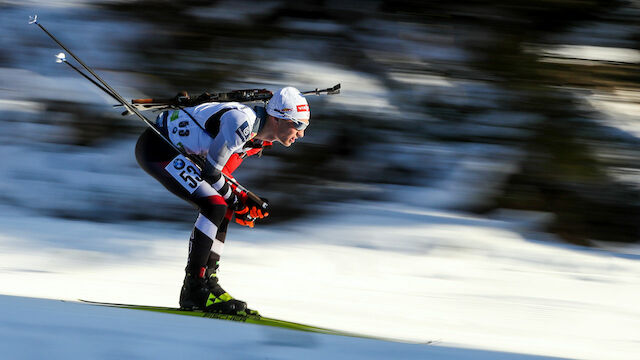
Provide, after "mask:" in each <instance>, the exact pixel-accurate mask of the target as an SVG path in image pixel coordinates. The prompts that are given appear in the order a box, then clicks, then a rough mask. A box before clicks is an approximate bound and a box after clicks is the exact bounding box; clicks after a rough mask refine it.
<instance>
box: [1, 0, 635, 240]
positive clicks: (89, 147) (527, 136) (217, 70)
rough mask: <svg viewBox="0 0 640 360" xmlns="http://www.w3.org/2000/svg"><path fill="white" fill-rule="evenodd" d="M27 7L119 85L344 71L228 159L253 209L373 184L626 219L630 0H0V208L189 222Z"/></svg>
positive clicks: (568, 217)
mask: <svg viewBox="0 0 640 360" xmlns="http://www.w3.org/2000/svg"><path fill="white" fill-rule="evenodd" d="M34 14H38V16H39V20H40V22H41V23H42V24H43V25H44V26H45V27H46V28H47V29H48V30H49V31H51V32H52V33H53V34H54V35H56V36H57V37H58V38H59V39H60V40H61V41H62V42H63V43H65V44H66V45H67V46H68V47H70V48H71V50H72V51H74V53H76V54H77V55H78V56H79V57H80V58H81V59H83V60H84V61H85V62H86V63H87V64H89V66H92V67H93V68H94V70H96V71H97V72H98V73H99V74H100V75H101V76H102V77H103V78H104V79H105V80H107V81H108V82H109V83H110V84H111V86H113V87H114V88H115V89H117V90H118V91H120V92H121V94H122V95H123V96H124V97H125V98H141V97H164V98H166V97H171V96H173V95H175V94H176V93H177V92H179V91H182V90H186V91H188V92H189V93H190V94H192V95H197V94H200V93H202V92H205V91H209V92H219V91H229V90H234V89H245V88H268V89H270V90H275V89H277V88H279V87H282V86H286V85H292V86H295V87H298V88H299V89H301V90H303V91H304V90H311V89H314V88H326V87H330V86H333V85H334V84H336V83H342V93H341V94H340V95H337V96H325V97H311V98H309V102H310V107H311V113H312V125H311V126H310V127H309V128H308V130H307V132H306V136H305V138H304V139H303V140H302V141H299V142H297V143H296V144H295V145H294V146H293V147H291V148H289V149H285V148H283V147H281V146H279V145H276V146H274V147H273V148H272V149H271V150H268V151H265V154H264V156H263V157H262V158H261V159H253V158H249V159H247V160H245V163H244V164H243V166H242V167H241V169H240V170H239V171H238V172H237V173H236V178H237V179H238V180H239V181H240V182H241V183H242V184H244V185H245V186H247V187H249V188H250V189H252V190H253V191H254V192H256V193H258V194H260V195H262V196H265V197H267V198H269V199H270V201H271V203H272V204H273V211H272V214H273V217H271V218H269V221H268V222H269V223H273V222H279V221H286V220H290V219H295V218H298V217H309V216H312V214H311V212H310V211H308V209H310V207H309V204H314V203H320V202H325V201H333V202H342V201H352V200H375V201H381V202H394V203H400V204H409V205H412V206H424V207H425V208H427V207H428V208H441V209H452V210H457V211H465V212H473V213H476V214H481V215H485V214H486V215H487V216H496V214H500V216H507V217H508V216H518V217H521V216H523V214H524V216H526V217H532V218H533V217H535V218H536V219H544V221H543V226H544V230H545V231H548V232H551V233H554V234H556V235H558V236H559V237H561V238H562V239H564V240H566V241H568V242H571V243H574V244H580V245H591V244H592V241H593V240H600V241H613V242H625V243H632V242H637V241H638V240H639V239H640V161H639V160H638V159H639V158H640V67H639V64H640V51H639V50H637V49H640V22H639V21H638V19H639V18H640V2H639V1H611V0H607V1H604V0H600V1H599V0H583V1H563V0H530V1H513V0H509V1H507V0H505V1H478V0H462V1H455V2H442V1H432V2H430V1H350V0H341V1H331V0H327V1H303V0H296V1H289V0H274V1H206V0H193V1H180V2H177V1H157V0H143V1H126V2H124V1H122V2H119V1H92V0H69V1H62V0H60V1H46V2H45V1H4V2H0V28H1V30H2V37H0V45H1V48H2V49H3V51H2V52H0V111H1V112H2V116H0V164H1V165H2V171H1V172H0V204H2V205H3V209H12V208H20V209H23V210H29V211H34V212H37V213H38V214H44V215H47V216H54V217H61V218H70V219H83V220H92V221H97V222H109V223H113V222H128V221H132V220H160V221H174V222H179V223H184V224H188V225H189V226H191V224H192V221H193V220H194V219H195V213H194V210H193V209H192V208H191V207H190V206H189V205H187V204H185V203H182V202H181V201H180V200H179V199H177V198H174V197H173V196H172V195H171V194H169V193H168V192H167V191H166V190H164V188H162V186H161V185H159V184H158V183H156V182H155V180H153V179H152V178H151V177H149V176H148V175H146V174H145V173H144V172H143V171H142V170H141V169H139V168H138V166H137V164H136V162H135V157H134V154H133V149H134V146H135V141H136V137H137V135H138V134H140V133H141V132H142V131H143V129H144V127H145V125H144V124H143V123H142V122H141V121H139V120H138V119H137V118H134V117H123V116H120V113H121V112H122V110H121V108H115V109H114V108H113V106H112V105H113V100H111V99H110V98H109V97H108V96H106V95H104V94H102V93H101V92H100V90H99V89H96V88H95V87H94V86H93V85H92V84H91V83H89V82H88V81H86V80H85V79H83V78H81V77H80V76H79V75H78V74H76V73H74V72H72V71H71V70H70V69H69V68H67V67H66V66H64V65H58V64H56V63H55V58H54V55H55V54H57V53H58V52H59V51H60V49H59V48H58V47H57V46H56V45H55V44H54V43H53V42H52V41H51V40H50V39H49V38H47V37H46V36H45V34H44V33H42V31H41V30H39V29H38V28H37V27H35V26H33V25H31V26H29V25H27V22H28V17H29V16H30V15H34ZM146 114H148V117H150V118H154V117H155V114H152V113H146ZM7 211H9V210H7ZM541 214H542V216H540V215H541Z"/></svg>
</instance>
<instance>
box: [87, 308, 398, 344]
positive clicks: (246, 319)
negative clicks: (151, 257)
mask: <svg viewBox="0 0 640 360" xmlns="http://www.w3.org/2000/svg"><path fill="white" fill-rule="evenodd" d="M80 302H82V303H85V304H90V305H98V306H108V307H114V308H121V309H131V310H144V311H153V312H158V313H165V314H175V315H185V316H196V317H203V318H210V319H220V320H229V321H236V322H243V323H247V324H256V325H265V326H273V327H279V328H284V329H290V330H299V331H307V332H313V333H320V334H329V335H339V336H349V337H358V338H365V339H376V340H385V341H398V340H394V339H385V338H379V337H374V336H368V335H362V334H357V333H352V332H348V331H341V330H333V329H327V328H322V327H317V326H311V325H306V324H300V323H295V322H291V321H286V320H279V319H274V318H270V317H265V316H260V315H229V314H219V313H211V312H204V311H199V310H194V311H190V310H182V309H179V308H172V307H164V306H148V305H132V304H117V303H108V302H98V301H89V300H82V299H80Z"/></svg>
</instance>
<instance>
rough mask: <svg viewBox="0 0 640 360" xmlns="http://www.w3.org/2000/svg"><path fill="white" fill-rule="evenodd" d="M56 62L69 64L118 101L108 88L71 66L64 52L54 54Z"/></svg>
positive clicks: (73, 67) (71, 65) (74, 68)
mask: <svg viewBox="0 0 640 360" xmlns="http://www.w3.org/2000/svg"><path fill="white" fill-rule="evenodd" d="M56 59H57V60H56V62H57V63H65V64H67V65H69V66H70V67H71V68H72V69H73V70H75V71H76V72H77V73H78V74H80V75H82V76H83V77H84V78H85V79H87V80H89V81H91V83H92V84H93V85H95V86H97V87H99V88H100V90H102V91H104V92H105V93H107V94H108V95H109V96H111V97H112V98H113V99H115V100H116V101H117V102H120V100H118V98H117V97H116V96H115V95H113V93H112V92H111V91H109V90H107V89H106V88H105V87H104V86H102V85H100V84H99V83H98V82H97V81H95V80H93V79H92V78H91V77H89V75H87V74H85V73H83V72H82V71H81V70H80V69H78V68H77V67H75V66H73V64H71V63H70V62H68V61H67V56H66V55H65V54H64V53H59V54H58V55H56ZM126 113H129V111H128V110H127V112H126Z"/></svg>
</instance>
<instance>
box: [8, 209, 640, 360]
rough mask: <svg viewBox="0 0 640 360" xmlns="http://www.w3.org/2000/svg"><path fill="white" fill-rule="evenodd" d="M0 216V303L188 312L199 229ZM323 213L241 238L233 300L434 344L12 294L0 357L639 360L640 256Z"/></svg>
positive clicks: (233, 263) (477, 224)
mask: <svg viewBox="0 0 640 360" xmlns="http://www.w3.org/2000/svg"><path fill="white" fill-rule="evenodd" d="M1 210H2V214H3V216H2V218H1V219H0V229H1V230H0V264H2V265H0V284H1V285H0V293H2V294H5V295H19V296H30V297H43V298H53V299H69V300H74V299H78V298H84V299H89V300H99V301H113V302H126V303H139V304H150V305H170V306H171V305H173V306H174V305H176V302H177V295H178V292H179V287H180V284H181V280H182V276H183V275H182V274H183V267H184V262H185V258H186V252H187V237H188V235H189V228H188V226H185V227H184V228H176V227H175V225H174V227H173V228H172V227H169V226H167V225H163V224H158V223H130V224H123V225H117V224H106V223H105V224H99V223H91V222H83V221H71V220H59V219H50V218H44V217H37V216H34V215H33V214H30V213H21V212H20V210H16V209H12V208H7V207H4V208H2V209H1ZM318 210H319V211H322V212H324V214H325V215H322V216H320V217H318V218H315V219H313V220H307V221H299V222H296V223H290V224H288V225H282V226H280V227H268V228H260V227H259V226H258V227H257V228H256V229H254V230H249V229H241V228H238V227H236V226H234V227H233V228H232V229H231V232H230V234H229V239H228V242H227V246H226V249H225V254H224V257H223V262H222V273H221V279H222V283H223V285H224V286H225V288H226V289H227V290H229V291H230V292H231V293H232V294H233V295H234V296H236V297H238V298H241V299H244V300H247V301H248V302H249V304H250V305H251V306H253V307H254V308H257V309H259V310H260V311H261V312H262V313H263V314H265V315H267V316H272V317H277V318H283V319H287V320H292V321H297V322H303V323H309V324H312V325H318V326H323V327H329V328H336V329H341V330H347V331H354V332H360V333H365V334H370V335H377V336H384V337H393V338H398V339H403V340H407V341H411V342H417V343H423V344H424V343H426V342H429V341H435V344H432V345H415V344H411V345H410V344H404V343H388V342H377V341H373V340H363V339H346V338H339V337H331V336H328V337H327V336H321V335H310V334H291V333H289V332H288V331H284V330H280V329H263V328H254V327H252V326H243V325H242V324H229V323H227V322H220V321H216V320H210V319H191V318H188V319H187V318H184V317H178V316H170V315H163V314H149V313H144V312H135V311H126V310H118V309H102V308H96V307H91V306H88V305H80V304H73V303H62V302H59V301H49V300H47V301H45V300H33V299H24V298H14V297H1V298H0V302H1V303H2V308H3V309H5V311H3V312H1V314H2V315H0V333H1V334H2V336H0V345H1V347H3V348H7V349H9V350H8V351H10V354H12V355H13V356H14V357H13V358H24V359H35V358H41V357H42V356H40V355H41V354H47V355H48V356H47V357H49V358H60V359H67V358H98V359H106V358H114V357H116V358H132V357H139V358H149V359H152V358H159V357H165V358H176V357H177V358H191V356H190V355H200V356H205V355H208V354H209V352H210V353H211V354H210V355H211V356H214V352H215V354H216V356H217V355H220V354H221V356H224V357H225V358H238V359H246V358H278V359H280V358H285V359H289V358H291V359H296V358H302V357H305V358H319V359H320V358H322V359H324V358H329V357H335V358H350V359H351V358H362V359H377V358H380V359H382V358H403V359H404V358H429V359H466V358H473V359H499V358H504V359H521V358H522V359H528V358H530V357H522V356H520V355H515V354H526V355H540V356H555V357H564V358H578V359H635V358H636V356H637V354H638V352H639V351H640V345H639V344H640V342H639V341H638V340H639V338H638V334H639V333H640V332H639V331H638V330H640V310H638V308H637V306H636V304H637V303H638V302H639V301H640V276H639V275H638V274H639V273H640V262H639V260H640V255H638V253H637V248H636V249H627V251H626V253H621V252H613V251H612V252H607V251H599V250H591V249H585V248H579V247H572V246H567V245H563V244H559V243H555V242H553V241H552V240H553V239H546V240H547V241H544V242H543V241H540V240H541V239H543V238H544V236H543V235H542V234H540V233H537V232H535V231H534V229H535V226H536V222H535V221H532V220H531V219H533V217H532V216H527V217H523V218H522V219H528V220H527V221H524V220H518V218H517V217H514V216H513V214H510V215H509V216H508V217H507V216H505V215H504V214H503V215H502V216H501V219H502V220H498V218H497V217H496V219H493V220H491V219H483V218H477V217H472V216H468V215H464V214H458V213H450V212H442V211H435V210H424V209H422V210H420V209H417V208H407V207H405V206H402V207H401V206H394V205H391V204H380V203H355V204H339V205H326V206H325V207H323V208H321V209H318ZM507 218H508V219H509V220H506V219H507ZM543 220H544V217H540V218H539V221H543ZM633 251H636V253H634V252H633ZM291 339H293V340H291ZM34 344H38V346H34ZM497 352H500V354H499V353H497ZM502 352H507V354H502Z"/></svg>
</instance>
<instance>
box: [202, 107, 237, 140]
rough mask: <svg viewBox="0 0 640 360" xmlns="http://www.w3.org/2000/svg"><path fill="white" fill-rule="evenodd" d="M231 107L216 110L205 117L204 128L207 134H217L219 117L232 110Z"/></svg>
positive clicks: (213, 135)
mask: <svg viewBox="0 0 640 360" xmlns="http://www.w3.org/2000/svg"><path fill="white" fill-rule="evenodd" d="M233 109H234V108H226V109H222V110H218V111H217V112H215V113H214V114H213V115H211V116H210V117H209V118H208V119H207V121H205V123H204V128H205V130H206V131H207V133H208V134H209V136H211V137H215V136H216V135H217V134H218V132H220V118H221V117H222V115H224V114H225V113H226V112H227V111H229V110H233Z"/></svg>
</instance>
